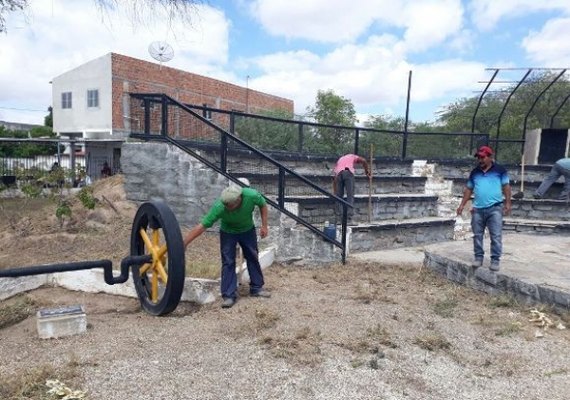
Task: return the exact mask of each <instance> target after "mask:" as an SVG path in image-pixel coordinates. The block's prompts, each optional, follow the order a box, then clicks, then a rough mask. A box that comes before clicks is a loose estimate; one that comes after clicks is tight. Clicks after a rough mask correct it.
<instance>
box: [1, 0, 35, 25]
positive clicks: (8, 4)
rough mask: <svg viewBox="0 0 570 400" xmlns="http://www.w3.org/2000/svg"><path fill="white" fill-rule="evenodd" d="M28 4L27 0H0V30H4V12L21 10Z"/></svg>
mask: <svg viewBox="0 0 570 400" xmlns="http://www.w3.org/2000/svg"><path fill="white" fill-rule="evenodd" d="M28 6H29V3H28V0H0V32H4V31H6V19H5V17H4V16H5V15H6V14H8V13H10V12H15V11H22V10H24V9H25V8H27V7H28Z"/></svg>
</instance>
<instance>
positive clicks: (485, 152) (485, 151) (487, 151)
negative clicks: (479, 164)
mask: <svg viewBox="0 0 570 400" xmlns="http://www.w3.org/2000/svg"><path fill="white" fill-rule="evenodd" d="M492 155H493V149H492V148H490V147H489V146H481V147H479V150H477V153H475V157H487V156H492Z"/></svg>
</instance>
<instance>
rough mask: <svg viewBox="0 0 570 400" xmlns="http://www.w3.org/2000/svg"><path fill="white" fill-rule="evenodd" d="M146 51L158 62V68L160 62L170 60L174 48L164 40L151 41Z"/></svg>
mask: <svg viewBox="0 0 570 400" xmlns="http://www.w3.org/2000/svg"><path fill="white" fill-rule="evenodd" d="M148 53H149V54H150V56H151V57H152V58H154V59H155V60H157V61H159V62H160V68H162V63H163V62H167V61H170V60H172V58H173V57H174V49H173V48H172V46H171V45H169V44H168V43H166V42H160V41H157V42H152V43H151V44H150V45H149V46H148Z"/></svg>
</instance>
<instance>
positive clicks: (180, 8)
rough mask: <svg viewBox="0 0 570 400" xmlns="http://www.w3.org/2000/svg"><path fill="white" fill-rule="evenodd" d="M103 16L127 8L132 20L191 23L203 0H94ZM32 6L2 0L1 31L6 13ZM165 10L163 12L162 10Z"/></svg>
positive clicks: (23, 1) (22, 0) (20, 0)
mask: <svg viewBox="0 0 570 400" xmlns="http://www.w3.org/2000/svg"><path fill="white" fill-rule="evenodd" d="M93 2H94V3H95V5H96V6H97V8H99V12H100V14H101V15H102V16H105V15H106V14H109V13H112V12H116V11H118V10H119V9H125V10H126V11H127V14H128V15H129V18H130V20H131V21H132V22H136V23H148V22H150V21H151V20H153V19H154V18H156V16H157V15H164V14H166V15H167V16H168V22H169V24H170V23H172V22H173V21H175V20H179V21H182V22H185V23H189V22H191V20H192V18H191V17H192V16H194V15H195V14H196V4H197V3H200V2H201V0H135V1H130V2H125V1H122V0H93ZM29 6H30V1H29V0H0V32H5V31H6V19H5V18H6V17H5V15H6V14H8V13H11V12H17V11H25V10H26V9H28V7H29ZM161 10H162V11H163V13H162V14H161V13H160V11H161Z"/></svg>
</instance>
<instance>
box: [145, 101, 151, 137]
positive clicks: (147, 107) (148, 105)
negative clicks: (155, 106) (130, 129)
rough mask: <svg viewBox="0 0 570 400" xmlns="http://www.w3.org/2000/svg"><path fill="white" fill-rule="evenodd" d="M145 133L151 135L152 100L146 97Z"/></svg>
mask: <svg viewBox="0 0 570 400" xmlns="http://www.w3.org/2000/svg"><path fill="white" fill-rule="evenodd" d="M144 134H145V135H150V100H149V99H144Z"/></svg>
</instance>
